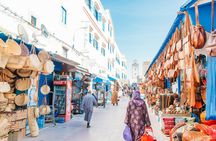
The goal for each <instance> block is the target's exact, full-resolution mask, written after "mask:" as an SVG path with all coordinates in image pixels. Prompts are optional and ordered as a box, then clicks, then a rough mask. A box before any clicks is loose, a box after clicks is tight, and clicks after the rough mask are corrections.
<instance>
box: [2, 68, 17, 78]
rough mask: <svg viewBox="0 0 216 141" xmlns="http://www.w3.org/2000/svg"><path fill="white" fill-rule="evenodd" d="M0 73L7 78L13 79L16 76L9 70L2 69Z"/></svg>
mask: <svg viewBox="0 0 216 141" xmlns="http://www.w3.org/2000/svg"><path fill="white" fill-rule="evenodd" d="M2 73H4V74H5V75H7V76H8V77H9V78H15V77H16V75H15V74H14V73H12V72H11V71H10V70H9V69H4V70H3V71H2Z"/></svg>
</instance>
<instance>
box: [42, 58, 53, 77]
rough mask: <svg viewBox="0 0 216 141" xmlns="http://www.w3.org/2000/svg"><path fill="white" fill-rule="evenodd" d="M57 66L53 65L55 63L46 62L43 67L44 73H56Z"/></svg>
mask: <svg viewBox="0 0 216 141" xmlns="http://www.w3.org/2000/svg"><path fill="white" fill-rule="evenodd" d="M54 68H55V65H54V63H53V61H50V60H48V61H46V62H45V63H44V65H43V72H44V73H45V74H51V73H52V72H53V71H54Z"/></svg>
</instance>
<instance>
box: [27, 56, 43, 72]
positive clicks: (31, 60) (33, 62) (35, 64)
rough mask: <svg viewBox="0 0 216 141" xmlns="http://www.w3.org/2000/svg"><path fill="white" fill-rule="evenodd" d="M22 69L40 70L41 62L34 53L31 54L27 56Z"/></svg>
mask: <svg viewBox="0 0 216 141" xmlns="http://www.w3.org/2000/svg"><path fill="white" fill-rule="evenodd" d="M24 69H28V70H35V71H41V70H42V64H41V62H40V60H39V59H38V57H37V55H36V54H31V55H29V56H28V57H27V60H26V63H25V65H24Z"/></svg>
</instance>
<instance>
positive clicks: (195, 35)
mask: <svg viewBox="0 0 216 141" xmlns="http://www.w3.org/2000/svg"><path fill="white" fill-rule="evenodd" d="M195 14H196V26H194V27H193V28H192V34H191V45H192V46H193V47H194V48H195V49H201V48H203V47H204V45H205V43H206V32H205V29H204V28H203V26H202V25H200V23H199V10H198V3H196V4H195Z"/></svg>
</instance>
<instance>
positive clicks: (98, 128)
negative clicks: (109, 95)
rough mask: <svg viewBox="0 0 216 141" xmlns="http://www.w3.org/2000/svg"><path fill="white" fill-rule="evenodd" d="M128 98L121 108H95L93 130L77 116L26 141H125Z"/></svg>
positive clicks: (121, 103) (109, 105)
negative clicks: (124, 132)
mask: <svg viewBox="0 0 216 141" xmlns="http://www.w3.org/2000/svg"><path fill="white" fill-rule="evenodd" d="M127 103H128V98H125V97H124V98H122V99H121V100H120V104H119V106H114V107H113V106H112V105H111V104H108V106H107V107H106V108H105V109H103V107H98V108H95V111H94V113H93V119H92V126H91V128H89V129H87V128H86V123H85V122H84V120H83V115H76V116H75V117H74V118H73V119H72V120H71V121H70V122H67V123H64V124H58V125H57V126H56V127H48V128H45V129H42V130H41V131H40V136H38V137H37V138H32V137H26V139H24V141H123V138H122V132H123V129H124V123H123V122H124V116H125V111H126V107H127Z"/></svg>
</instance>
